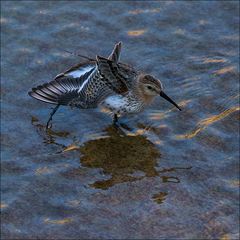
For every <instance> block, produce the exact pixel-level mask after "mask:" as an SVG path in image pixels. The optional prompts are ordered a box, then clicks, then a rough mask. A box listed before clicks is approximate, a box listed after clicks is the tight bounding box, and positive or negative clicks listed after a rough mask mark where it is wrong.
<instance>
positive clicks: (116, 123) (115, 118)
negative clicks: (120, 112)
mask: <svg viewBox="0 0 240 240" xmlns="http://www.w3.org/2000/svg"><path fill="white" fill-rule="evenodd" d="M113 124H114V125H118V116H117V114H116V113H115V114H114V115H113Z"/></svg>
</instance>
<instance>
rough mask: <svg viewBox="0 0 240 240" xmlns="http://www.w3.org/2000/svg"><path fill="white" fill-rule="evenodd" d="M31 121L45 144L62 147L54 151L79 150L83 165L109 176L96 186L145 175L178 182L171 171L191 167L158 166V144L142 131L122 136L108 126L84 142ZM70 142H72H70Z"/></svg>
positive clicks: (73, 172)
mask: <svg viewBox="0 0 240 240" xmlns="http://www.w3.org/2000/svg"><path fill="white" fill-rule="evenodd" d="M32 124H33V125H34V126H35V127H36V130H37V131H38V133H39V134H40V135H41V136H42V137H43V140H44V143H45V144H50V145H56V146H57V147H58V148H60V151H58V152H56V153H54V154H61V153H65V152H69V151H79V152H80V154H81V157H80V161H81V166H83V167H87V168H99V169H102V171H103V172H104V173H105V174H107V175H109V176H110V178H109V179H107V180H106V179H105V177H104V180H98V181H95V182H94V183H93V184H91V186H92V187H94V188H100V189H108V188H109V187H112V186H114V185H116V184H120V183H124V182H133V181H137V180H141V179H143V178H146V177H160V178H161V180H162V182H163V183H179V182H180V180H179V178H178V177H177V176H174V175H172V173H175V172H176V171H177V170H181V169H182V170H187V169H191V167H171V168H163V169H161V170H158V169H157V168H158V167H159V166H158V162H159V158H160V157H161V154H160V152H159V149H158V148H157V146H156V145H154V144H153V143H152V142H151V141H149V140H148V139H147V138H146V137H145V136H143V135H131V136H128V135H124V136H122V137H120V136H119V131H118V129H116V128H114V127H113V126H109V127H108V128H107V129H105V132H106V134H107V136H106V135H105V134H104V137H103V138H98V139H92V140H90V141H88V142H85V143H84V144H83V145H78V144H79V141H78V140H77V139H76V138H75V137H73V136H70V133H68V132H65V131H61V132H58V131H53V130H52V129H49V131H47V132H46V131H44V126H43V125H41V124H40V123H38V119H37V118H35V117H32ZM69 142H72V143H70V145H69ZM64 143H67V144H64ZM62 174H63V176H65V177H67V178H78V177H79V176H81V174H82V173H81V168H79V167H78V168H74V169H69V170H67V171H66V172H63V173H62ZM169 174H171V175H170V176H169ZM158 198H159V196H157V199H158ZM160 198H161V196H160Z"/></svg>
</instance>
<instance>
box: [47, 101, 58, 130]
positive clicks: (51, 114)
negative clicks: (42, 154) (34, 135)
mask: <svg viewBox="0 0 240 240" xmlns="http://www.w3.org/2000/svg"><path fill="white" fill-rule="evenodd" d="M59 106H60V105H57V106H56V107H55V108H54V109H53V110H52V112H51V113H50V117H49V119H48V121H47V126H46V129H48V128H49V123H50V122H51V121H52V117H53V115H54V114H55V113H56V111H57V110H58V108H59Z"/></svg>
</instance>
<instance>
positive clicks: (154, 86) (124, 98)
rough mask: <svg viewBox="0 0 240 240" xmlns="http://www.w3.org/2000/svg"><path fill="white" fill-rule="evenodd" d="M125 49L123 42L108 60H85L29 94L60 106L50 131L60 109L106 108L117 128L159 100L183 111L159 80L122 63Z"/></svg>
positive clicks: (102, 58)
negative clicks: (120, 119) (120, 120)
mask: <svg viewBox="0 0 240 240" xmlns="http://www.w3.org/2000/svg"><path fill="white" fill-rule="evenodd" d="M121 45H122V44H121V42H119V43H117V44H116V45H115V47H114V49H113V51H112V53H111V54H110V56H109V57H108V58H104V57H101V56H96V59H91V58H88V57H85V58H87V61H86V62H83V63H80V64H78V65H76V66H73V67H71V68H70V69H68V70H67V71H66V72H64V73H61V74H58V75H57V76H56V77H55V79H54V80H53V81H50V82H48V83H45V84H43V85H40V86H38V87H36V88H33V89H32V90H31V91H30V92H29V95H30V96H32V97H33V98H36V99H38V100H40V101H43V102H46V103H50V104H54V105H56V107H55V108H54V109H53V111H52V112H51V114H50V117H49V120H48V122H47V125H46V127H47V128H48V127H49V123H50V121H51V120H52V117H53V115H54V114H55V112H56V111H57V109H58V108H59V106H60V105H65V106H70V107H77V108H84V109H88V108H96V107H104V108H106V109H107V110H108V111H110V112H111V113H112V115H113V123H114V124H117V122H118V117H119V116H122V115H125V114H131V113H132V114H134V113H138V112H141V111H142V110H143V109H144V108H145V107H146V106H148V105H149V104H150V103H151V102H152V101H153V99H154V97H155V96H161V97H163V98H165V99H166V100H167V101H169V102H170V103H172V104H173V105H174V106H176V107H177V108H178V109H179V110H180V111H181V109H180V107H179V106H178V105H177V104H176V103H175V102H174V101H173V100H172V99H171V98H170V97H168V96H167V95H166V94H165V93H164V92H163V87H162V83H161V81H160V80H159V79H156V78H155V77H153V76H151V75H149V74H145V73H143V72H140V71H137V70H136V69H134V68H133V67H131V66H129V65H127V64H124V63H121V62H119V57H120V52H121ZM83 57H84V56H83Z"/></svg>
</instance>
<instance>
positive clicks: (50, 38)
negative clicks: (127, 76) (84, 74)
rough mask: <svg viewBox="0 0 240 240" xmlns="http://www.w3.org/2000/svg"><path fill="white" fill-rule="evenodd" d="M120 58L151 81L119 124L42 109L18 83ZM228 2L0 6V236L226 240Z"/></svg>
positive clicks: (233, 192) (231, 141) (231, 135)
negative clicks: (121, 128)
mask: <svg viewBox="0 0 240 240" xmlns="http://www.w3.org/2000/svg"><path fill="white" fill-rule="evenodd" d="M118 41H122V42H123V51H122V55H121V60H122V61H123V62H126V63H129V64H133V65H134V66H135V67H137V68H138V69H141V70H143V71H145V72H147V73H150V74H153V75H154V76H156V77H158V78H159V79H161V81H162V82H163V85H164V88H165V92H166V93H167V94H168V95H169V96H171V97H172V98H173V99H174V100H175V101H176V102H177V103H178V104H179V105H180V106H181V107H182V108H183V111H182V112H179V111H178V110H177V109H176V108H174V107H173V106H171V105H170V104H169V103H168V102H165V101H164V100H163V99H160V98H158V99H156V101H155V102H154V103H153V104H152V105H151V107H150V108H149V109H147V110H146V111H144V112H143V113H141V114H139V115H137V116H134V117H129V118H124V119H122V121H123V122H124V124H125V125H126V126H127V128H128V130H125V131H126V135H125V136H121V135H120V134H119V132H118V131H116V129H114V128H113V127H112V125H111V118H110V117H109V116H108V115H106V114H105V113H103V112H100V111H99V110H78V109H70V108H67V107H62V108H61V109H60V110H59V112H58V113H57V114H56V115H55V116H54V122H53V127H52V129H51V130H50V131H48V132H47V133H46V132H45V130H44V127H45V124H46V121H47V119H48V115H49V113H50V111H51V106H50V105H48V104H44V103H41V102H39V101H37V100H34V99H31V98H30V97H29V96H28V95H27V92H28V91H29V89H31V88H32V87H34V86H36V85H39V84H42V83H44V82H46V81H49V80H51V79H53V78H54V76H55V75H57V74H58V73H60V72H62V71H64V70H66V69H67V68H69V67H70V66H72V65H73V64H76V63H78V62H79V61H81V59H80V58H79V57H76V56H72V55H69V54H67V53H66V52H64V51H63V50H64V49H65V50H69V51H74V52H79V53H81V54H85V55H88V56H90V57H94V56H95V55H96V54H99V55H102V56H107V55H108V54H109V53H110V52H111V50H112V48H113V46H114V44H115V43H116V42H118ZM238 78H239V3H238V1H194V2H190V1H186V2H184V1H160V2H143V1H140V2H135V1H134V2H131V1H123V2H114V1H113V2H101V3H99V2H91V1H86V2H83V1H67V2H64V1H61V2H56V1H19V2H18V1H4V2H1V87H2V88H1V95H2V98H1V112H2V115H1V137H2V139H1V140H2V141H1V143H2V151H1V164H2V165H1V171H2V173H1V189H2V194H1V221H2V229H1V234H2V238H3V239H10V238H11V239H13V238H21V239H36V238H41V239H43V238H45V239H66V238H68V239H77V238H84V239H93V238H95V239H96V238H98V239H99V238H102V239H106V238H108V239H117V238H118V239H129V238H132V239H147V238H148V239H150V238H151V239H237V238H238V237H239V227H238V225H239V205H238V200H239V190H238V189H239V178H238V176H239V162H238V159H239V150H238V145H239V133H238V132H239V104H238V101H239V82H238Z"/></svg>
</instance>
